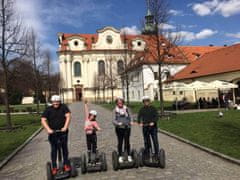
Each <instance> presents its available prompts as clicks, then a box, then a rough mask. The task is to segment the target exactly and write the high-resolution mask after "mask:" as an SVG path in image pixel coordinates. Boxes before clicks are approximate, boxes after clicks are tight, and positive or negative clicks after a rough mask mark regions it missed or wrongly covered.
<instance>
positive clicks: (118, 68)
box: [117, 60, 124, 74]
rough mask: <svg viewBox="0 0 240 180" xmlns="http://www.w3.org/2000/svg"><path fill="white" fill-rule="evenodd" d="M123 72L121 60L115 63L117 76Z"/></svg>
mask: <svg viewBox="0 0 240 180" xmlns="http://www.w3.org/2000/svg"><path fill="white" fill-rule="evenodd" d="M123 71H124V64H123V61H122V60H119V61H118V62H117V72H118V74H120V73H122V72H123Z"/></svg>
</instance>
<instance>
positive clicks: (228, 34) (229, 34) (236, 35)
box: [226, 32, 240, 39]
mask: <svg viewBox="0 0 240 180" xmlns="http://www.w3.org/2000/svg"><path fill="white" fill-rule="evenodd" d="M226 36H228V37H233V38H238V39H240V32H238V33H235V34H234V33H227V34H226Z"/></svg>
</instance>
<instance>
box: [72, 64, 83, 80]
mask: <svg viewBox="0 0 240 180" xmlns="http://www.w3.org/2000/svg"><path fill="white" fill-rule="evenodd" d="M81 75H82V71H81V63H80V62H75V63H74V76H76V77H79V76H81Z"/></svg>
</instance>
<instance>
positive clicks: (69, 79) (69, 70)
mask: <svg viewBox="0 0 240 180" xmlns="http://www.w3.org/2000/svg"><path fill="white" fill-rule="evenodd" d="M72 88H73V87H72V59H71V56H70V55H68V56H67V89H68V92H67V94H68V98H67V99H68V101H72V98H73V94H72V93H73V92H72Z"/></svg>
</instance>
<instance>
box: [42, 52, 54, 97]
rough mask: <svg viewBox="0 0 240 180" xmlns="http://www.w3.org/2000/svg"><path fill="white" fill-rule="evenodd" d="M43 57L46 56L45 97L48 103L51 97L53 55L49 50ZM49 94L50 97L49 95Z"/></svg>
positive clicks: (44, 64) (44, 63)
mask: <svg viewBox="0 0 240 180" xmlns="http://www.w3.org/2000/svg"><path fill="white" fill-rule="evenodd" d="M43 56H44V62H43V66H44V70H45V73H46V83H45V84H46V88H45V89H46V92H47V93H45V95H46V101H48V100H49V99H50V97H51V91H52V89H51V66H52V63H51V53H50V51H49V50H45V51H44V52H43ZM47 94H48V95H47Z"/></svg>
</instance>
